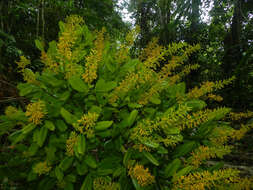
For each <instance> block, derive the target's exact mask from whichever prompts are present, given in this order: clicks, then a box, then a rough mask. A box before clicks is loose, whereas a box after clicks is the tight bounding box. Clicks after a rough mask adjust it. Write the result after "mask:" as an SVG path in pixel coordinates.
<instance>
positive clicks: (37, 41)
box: [35, 40, 44, 51]
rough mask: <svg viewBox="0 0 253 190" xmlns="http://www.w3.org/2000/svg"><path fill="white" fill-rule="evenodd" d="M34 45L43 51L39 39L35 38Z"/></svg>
mask: <svg viewBox="0 0 253 190" xmlns="http://www.w3.org/2000/svg"><path fill="white" fill-rule="evenodd" d="M35 45H36V47H37V48H38V49H39V50H40V51H44V47H43V44H42V42H41V41H39V40H35Z"/></svg>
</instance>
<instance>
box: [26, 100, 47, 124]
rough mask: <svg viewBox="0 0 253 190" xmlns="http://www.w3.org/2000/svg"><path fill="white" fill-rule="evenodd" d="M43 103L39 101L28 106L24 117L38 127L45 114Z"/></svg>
mask: <svg viewBox="0 0 253 190" xmlns="http://www.w3.org/2000/svg"><path fill="white" fill-rule="evenodd" d="M46 113H47V112H46V110H45V103H44V102H43V101H41V100H39V101H38V102H34V103H30V104H28V106H27V108H26V113H25V115H26V116H27V117H29V119H28V120H29V121H30V122H32V123H34V124H35V125H38V124H40V123H41V119H42V118H43V117H45V114H46Z"/></svg>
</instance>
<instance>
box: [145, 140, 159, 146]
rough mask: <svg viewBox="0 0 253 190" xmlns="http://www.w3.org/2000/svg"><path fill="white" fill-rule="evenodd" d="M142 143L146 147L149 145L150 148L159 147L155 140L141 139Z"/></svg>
mask: <svg viewBox="0 0 253 190" xmlns="http://www.w3.org/2000/svg"><path fill="white" fill-rule="evenodd" d="M141 143H142V144H144V145H146V146H148V147H151V148H158V147H159V143H156V142H151V141H145V142H144V141H143V142H141Z"/></svg>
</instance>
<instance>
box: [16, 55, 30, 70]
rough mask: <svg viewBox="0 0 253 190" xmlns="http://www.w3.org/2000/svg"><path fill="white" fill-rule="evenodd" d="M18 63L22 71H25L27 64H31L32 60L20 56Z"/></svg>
mask: <svg viewBox="0 0 253 190" xmlns="http://www.w3.org/2000/svg"><path fill="white" fill-rule="evenodd" d="M16 64H17V65H18V69H20V72H21V73H23V72H24V70H25V68H26V66H27V65H30V64H31V61H30V60H29V59H27V58H26V57H25V56H23V55H22V56H20V60H19V61H17V62H16Z"/></svg>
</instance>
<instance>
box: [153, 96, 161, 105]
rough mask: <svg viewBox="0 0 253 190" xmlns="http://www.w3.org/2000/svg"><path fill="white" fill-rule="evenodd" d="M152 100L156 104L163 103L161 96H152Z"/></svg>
mask: <svg viewBox="0 0 253 190" xmlns="http://www.w3.org/2000/svg"><path fill="white" fill-rule="evenodd" d="M150 102H151V103H153V104H156V105H159V104H161V100H160V99H159V98H157V97H154V96H152V97H151V98H150Z"/></svg>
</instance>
